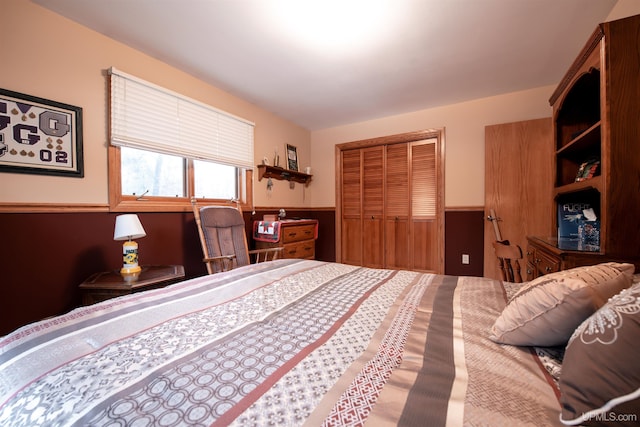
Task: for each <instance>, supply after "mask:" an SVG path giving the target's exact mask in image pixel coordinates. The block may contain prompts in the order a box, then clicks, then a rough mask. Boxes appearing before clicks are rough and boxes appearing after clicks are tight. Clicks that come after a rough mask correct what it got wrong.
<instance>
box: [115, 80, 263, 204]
mask: <svg viewBox="0 0 640 427" xmlns="http://www.w3.org/2000/svg"><path fill="white" fill-rule="evenodd" d="M110 74H111V80H110V82H111V112H110V120H111V140H110V142H111V144H110V146H109V203H110V208H111V209H112V210H116V211H127V210H135V211H158V210H190V209H191V205H190V203H189V202H190V198H191V197H194V196H195V197H198V198H203V199H207V200H211V201H228V200H230V199H236V200H240V201H241V202H242V203H243V204H244V205H245V207H246V206H247V205H248V201H249V200H250V198H251V194H250V193H251V185H249V184H250V183H251V178H252V170H251V168H252V164H253V123H250V122H247V121H246V120H244V119H241V118H238V117H235V116H232V115H230V114H227V113H225V112H222V111H220V110H217V109H215V108H213V107H210V106H208V105H206V104H202V103H200V102H198V101H195V100H193V99H190V98H187V97H184V96H182V95H179V94H176V93H174V92H171V91H168V90H166V89H163V88H160V87H158V86H155V85H153V84H151V83H148V82H145V81H143V80H140V79H138V78H136V77H133V76H130V75H128V74H125V73H122V72H121V71H119V70H116V69H114V68H112V69H111V70H110Z"/></svg>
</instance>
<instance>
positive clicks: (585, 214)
mask: <svg viewBox="0 0 640 427" xmlns="http://www.w3.org/2000/svg"><path fill="white" fill-rule="evenodd" d="M558 239H561V240H564V241H575V242H576V247H577V248H578V250H599V249H600V219H599V218H598V217H597V214H596V210H595V209H594V206H592V204H591V203H588V202H575V201H571V202H569V201H567V202H564V203H558Z"/></svg>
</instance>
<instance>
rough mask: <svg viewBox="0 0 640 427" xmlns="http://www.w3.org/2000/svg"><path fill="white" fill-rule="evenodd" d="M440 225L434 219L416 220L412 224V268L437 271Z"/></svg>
mask: <svg viewBox="0 0 640 427" xmlns="http://www.w3.org/2000/svg"><path fill="white" fill-rule="evenodd" d="M437 230H438V227H437V222H436V220H435V219H433V220H414V221H413V224H412V226H411V252H412V254H413V266H412V270H417V271H437V269H438V231H437Z"/></svg>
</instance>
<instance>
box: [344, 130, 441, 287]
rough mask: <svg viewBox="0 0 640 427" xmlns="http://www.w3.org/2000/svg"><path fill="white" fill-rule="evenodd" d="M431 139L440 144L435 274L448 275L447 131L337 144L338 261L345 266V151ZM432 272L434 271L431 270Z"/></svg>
mask: <svg viewBox="0 0 640 427" xmlns="http://www.w3.org/2000/svg"><path fill="white" fill-rule="evenodd" d="M427 139H435V140H436V142H435V144H436V181H437V194H436V223H437V226H436V230H437V242H436V244H435V245H434V246H436V249H437V265H436V268H435V270H433V271H432V272H434V273H437V274H444V164H445V161H444V153H445V150H444V147H445V135H444V129H443V128H434V129H426V130H420V131H415V132H408V133H402V134H397V135H389V136H382V137H377V138H371V139H364V140H359V141H352V142H346V143H342V144H337V145H336V147H335V168H336V222H335V223H336V239H335V241H336V261H337V262H343V255H342V237H343V236H342V161H341V153H342V151H344V150H352V149H360V148H369V147H375V146H380V145H390V144H398V143H411V142H415V141H422V140H427ZM430 271H431V270H430Z"/></svg>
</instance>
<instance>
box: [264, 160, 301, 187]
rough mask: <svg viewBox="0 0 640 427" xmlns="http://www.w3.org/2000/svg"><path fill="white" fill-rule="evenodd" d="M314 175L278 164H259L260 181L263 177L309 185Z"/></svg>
mask: <svg viewBox="0 0 640 427" xmlns="http://www.w3.org/2000/svg"><path fill="white" fill-rule="evenodd" d="M312 176H313V175H309V174H306V173H304V172H298V171H292V170H289V169H284V168H281V167H278V166H269V165H258V181H262V178H274V179H280V180H286V181H294V182H299V183H301V184H305V185H309V181H311V177H312Z"/></svg>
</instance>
